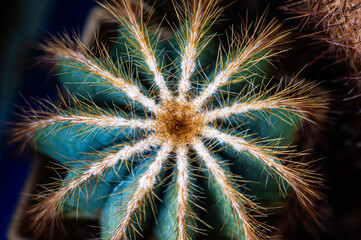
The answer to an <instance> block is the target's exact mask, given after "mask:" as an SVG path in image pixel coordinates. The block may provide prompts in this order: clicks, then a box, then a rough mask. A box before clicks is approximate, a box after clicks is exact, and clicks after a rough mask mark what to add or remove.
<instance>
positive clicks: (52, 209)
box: [14, 0, 324, 240]
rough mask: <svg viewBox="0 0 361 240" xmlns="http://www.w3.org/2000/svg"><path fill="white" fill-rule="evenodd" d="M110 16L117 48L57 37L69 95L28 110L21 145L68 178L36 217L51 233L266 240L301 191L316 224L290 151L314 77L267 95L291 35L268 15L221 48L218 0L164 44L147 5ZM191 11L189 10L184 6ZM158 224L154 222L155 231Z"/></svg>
mask: <svg viewBox="0 0 361 240" xmlns="http://www.w3.org/2000/svg"><path fill="white" fill-rule="evenodd" d="M103 6H104V7H105V8H106V9H107V10H108V11H109V12H110V13H111V14H112V15H113V16H114V18H115V19H116V20H117V21H118V22H119V24H120V27H119V39H118V41H117V44H116V45H115V46H114V48H113V49H112V50H111V51H108V50H107V49H106V47H104V46H103V45H101V44H97V49H96V50H95V51H96V53H95V52H94V51H91V50H90V49H89V48H87V47H86V46H84V44H82V43H81V41H80V40H79V39H78V38H76V37H73V38H72V37H69V36H65V37H62V38H58V39H56V38H54V39H53V40H51V41H49V42H48V43H47V44H46V45H45V46H44V49H45V50H46V51H47V52H48V53H49V54H50V55H51V59H56V64H57V71H58V77H59V80H60V82H61V83H62V84H63V85H64V89H65V93H64V95H65V96H63V97H61V98H60V102H61V103H60V105H55V104H52V103H50V102H47V103H44V102H41V104H42V106H43V107H42V109H40V110H34V109H30V110H27V111H25V112H24V121H23V122H22V123H20V124H19V127H18V128H17V130H16V135H15V136H14V139H16V140H19V139H22V140H24V139H25V140H26V141H32V142H33V143H34V145H35V146H36V147H37V149H38V150H39V151H41V152H43V153H45V154H47V155H48V156H50V157H52V158H53V159H54V160H56V161H57V162H58V163H59V164H61V165H62V166H63V168H64V169H66V170H67V174H66V176H65V177H64V179H62V180H60V181H57V182H54V183H52V187H51V188H49V190H47V191H46V192H43V193H42V194H40V195H39V196H38V198H39V201H38V203H37V204H36V205H35V206H34V207H33V208H32V210H31V212H32V213H33V214H34V215H35V221H34V223H35V224H34V226H35V227H36V228H37V229H36V231H38V232H41V231H42V230H44V228H46V227H48V224H51V223H55V222H56V218H57V216H59V215H61V214H62V215H63V216H74V215H76V216H89V217H95V218H99V219H100V224H101V237H102V238H103V239H112V240H115V239H131V238H133V237H134V238H137V236H138V235H141V234H142V232H145V231H147V230H149V229H150V231H152V232H153V234H154V235H155V236H156V238H157V239H182V240H186V239H196V238H197V237H198V236H199V235H200V234H206V233H207V229H210V228H212V237H213V236H214V237H216V238H217V237H218V238H219V239H232V238H233V239H264V238H267V231H268V230H269V229H270V226H267V225H266V224H265V223H264V222H262V221H260V220H259V219H257V216H265V215H267V214H268V213H269V212H271V210H268V207H275V206H277V207H278V206H282V202H283V201H284V199H285V197H286V196H287V195H288V193H289V192H290V191H293V192H295V194H296V195H297V197H298V199H299V201H300V202H301V203H302V205H303V206H304V207H305V209H306V210H307V211H308V213H309V214H314V211H315V210H314V208H313V203H314V200H315V199H317V198H318V197H319V193H318V191H317V185H318V184H319V182H320V181H321V179H320V177H319V175H318V174H317V173H316V172H315V171H313V170H312V169H311V168H310V166H309V165H308V164H306V163H301V162H297V161H293V160H292V158H293V157H297V156H302V155H303V154H304V153H299V152H297V151H296V150H295V148H294V147H291V144H292V141H293V136H294V134H295V133H296V131H297V130H298V129H299V128H300V126H301V124H302V121H305V120H308V119H310V118H309V116H312V115H316V114H317V111H316V110H317V109H319V108H323V107H324V105H323V101H322V100H321V99H319V98H318V97H317V95H316V94H313V93H310V91H309V89H311V88H313V86H314V85H312V84H309V83H306V82H304V81H299V82H291V83H289V84H287V85H286V86H284V87H281V84H278V85H277V86H276V87H268V88H266V87H265V85H267V82H266V80H267V78H266V73H267V71H268V68H269V62H268V61H269V59H270V58H271V57H273V56H275V55H276V54H278V53H279V51H282V50H278V51H277V50H276V47H278V46H279V45H281V44H282V43H284V41H285V39H286V37H287V36H288V35H289V32H288V31H281V30H280V25H278V24H277V23H276V21H275V20H272V21H270V22H269V23H267V24H266V20H265V19H264V18H262V19H261V20H260V21H259V22H257V23H256V24H254V33H251V32H250V28H248V27H246V28H245V29H246V31H245V32H244V34H243V35H242V36H240V37H236V36H232V39H231V40H232V42H231V46H230V47H229V49H228V50H224V49H223V48H221V47H220V48H219V50H218V51H216V50H215V49H217V48H215V44H216V40H215V38H214V36H215V35H214V34H212V30H211V27H212V24H213V23H214V21H215V20H216V19H217V17H218V16H219V14H220V12H221V9H220V8H219V7H218V1H217V0H193V1H192V2H191V3H186V2H184V3H183V6H181V7H179V6H176V11H177V14H178V15H179V19H180V20H181V21H180V27H179V28H178V29H176V30H175V31H174V37H173V38H171V39H169V40H162V41H160V39H159V37H158V34H157V32H155V31H151V30H150V29H149V28H147V26H146V24H145V23H144V21H143V19H144V18H143V3H142V2H139V4H136V5H134V4H131V3H130V1H128V0H120V1H111V2H108V3H104V4H103ZM182 9H183V10H182ZM155 219H156V221H155Z"/></svg>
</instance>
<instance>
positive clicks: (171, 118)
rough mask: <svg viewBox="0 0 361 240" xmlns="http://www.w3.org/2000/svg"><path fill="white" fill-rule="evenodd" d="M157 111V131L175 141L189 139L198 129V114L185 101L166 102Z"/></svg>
mask: <svg viewBox="0 0 361 240" xmlns="http://www.w3.org/2000/svg"><path fill="white" fill-rule="evenodd" d="M161 109H162V110H161V111H160V112H159V113H158V123H159V124H158V129H157V130H158V133H160V134H161V135H162V136H163V138H164V139H167V140H171V141H173V142H175V143H177V142H184V141H189V140H190V139H191V138H193V137H194V136H195V135H197V133H198V132H199V130H200V127H201V126H202V124H201V123H202V121H201V117H200V115H199V114H198V113H197V112H196V111H195V110H194V108H193V107H192V106H190V104H189V103H187V102H181V103H180V102H176V101H171V102H166V103H165V104H163V106H162V108H161Z"/></svg>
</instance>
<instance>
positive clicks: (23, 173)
mask: <svg viewBox="0 0 361 240" xmlns="http://www.w3.org/2000/svg"><path fill="white" fill-rule="evenodd" d="M158 2H159V3H161V4H160V5H159V12H160V14H162V12H167V11H168V10H169V9H171V8H172V4H171V1H169V3H168V2H165V1H160V0H158ZM225 2H226V1H224V3H223V5H227V4H228V2H227V3H225ZM283 2H284V1H280V0H272V1H265V0H239V1H234V3H233V4H232V5H231V7H229V8H227V9H226V10H225V12H224V14H223V16H222V19H223V21H222V22H221V23H220V24H219V25H217V26H216V28H217V31H218V30H220V31H221V32H222V31H224V30H225V29H229V28H228V26H229V25H231V24H235V25H239V19H240V18H241V17H244V16H245V15H246V9H248V13H247V14H248V16H249V18H250V19H252V18H254V17H255V16H256V15H257V14H261V13H263V11H264V10H265V9H266V8H267V7H268V9H269V13H268V17H269V18H272V17H277V18H279V19H281V20H285V19H286V18H288V17H289V16H290V15H287V14H285V13H284V12H283V9H280V8H279V6H281V5H282V3H283ZM95 5H96V3H95V0H13V1H9V2H7V6H6V7H5V6H4V3H3V6H2V10H1V11H2V14H1V17H2V21H1V24H2V26H1V29H2V36H1V39H0V49H1V52H0V68H1V70H0V74H1V77H0V191H1V193H0V240H2V239H7V238H6V231H7V228H8V225H9V222H10V220H11V217H12V214H13V213H14V210H15V207H16V204H17V202H18V199H19V197H20V196H21V191H22V189H23V187H24V184H25V182H26V179H27V177H28V175H29V172H30V170H31V154H30V153H29V152H27V151H25V152H24V153H22V154H19V146H12V145H9V144H8V141H9V140H8V131H9V128H10V127H9V126H10V125H9V124H6V122H16V121H17V120H18V117H17V116H16V114H15V113H16V112H19V108H18V107H17V106H26V105H27V101H31V98H50V99H54V98H55V95H56V91H57V90H56V87H55V82H56V81H55V78H54V77H53V76H52V73H51V72H50V71H49V69H48V68H46V67H44V66H43V65H41V64H38V62H39V58H41V56H42V54H43V53H42V52H41V50H39V48H38V44H39V43H41V42H43V41H44V39H46V38H47V37H48V36H49V35H54V34H55V35H56V34H58V33H59V34H61V33H62V32H68V33H71V32H72V31H74V32H76V33H79V32H81V29H82V27H83V26H84V22H85V20H86V18H87V15H88V13H89V11H90V9H91V8H92V7H93V6H95ZM157 8H158V5H157ZM167 17H168V18H170V19H172V18H173V19H174V16H172V15H167ZM299 23H300V21H299V20H297V19H296V20H292V21H287V22H286V23H285V24H284V25H285V26H286V27H289V28H293V27H297V26H298V25H299ZM225 26H227V27H225ZM313 30H314V28H313V27H309V28H307V27H305V28H304V32H303V34H306V33H307V31H310V32H311V31H313ZM300 35H302V34H300V33H299V31H298V30H295V33H294V35H293V36H292V38H293V39H292V40H294V41H293V43H291V44H290V46H291V47H292V50H290V51H288V52H287V53H285V54H284V55H283V57H282V58H281V59H280V63H279V64H277V66H278V68H277V71H278V73H277V71H276V73H277V74H279V73H284V74H291V73H296V72H299V71H300V70H301V69H302V68H303V67H304V66H305V65H306V64H308V67H307V68H306V69H305V70H303V71H302V73H301V74H300V76H301V77H302V78H307V79H312V80H314V81H317V82H319V83H320V88H321V89H323V90H325V91H328V92H329V96H330V99H332V101H331V103H330V111H329V114H328V116H329V120H328V122H327V123H325V126H323V127H324V128H325V131H324V132H322V136H312V138H313V140H312V143H310V144H308V143H303V144H305V145H310V146H311V147H312V154H313V157H314V158H315V159H322V160H321V161H320V162H322V164H321V166H320V172H321V173H322V174H323V175H324V179H325V185H326V188H325V189H324V193H325V196H326V197H325V200H323V201H322V202H321V203H320V207H319V210H320V212H321V213H322V214H324V215H325V218H324V220H323V221H324V225H325V228H324V229H317V233H311V234H310V233H307V231H306V230H305V228H303V227H298V228H292V227H291V228H289V229H292V231H293V232H292V233H290V232H288V233H287V232H286V235H285V238H286V239H300V240H303V239H305V240H307V239H340V240H343V239H345V240H358V239H361V203H360V202H361V201H360V196H361V161H360V159H361V151H360V147H361V118H360V116H359V115H360V109H361V107H360V106H361V101H360V91H359V89H358V88H357V84H356V83H355V81H354V80H353V79H351V78H350V77H349V71H348V67H347V66H346V65H345V64H343V63H339V64H334V62H335V59H332V57H329V56H327V55H325V56H322V57H320V58H319V59H318V60H317V61H314V60H315V59H316V58H318V57H319V56H321V55H322V53H323V52H324V51H326V49H327V46H326V45H325V44H315V43H316V42H317V38H315V37H310V38H300V39H299V38H298V37H299V36H300ZM221 38H222V36H221ZM301 134H302V133H301ZM310 138H311V137H308V139H310ZM301 139H303V140H304V139H307V136H306V137H305V138H301ZM308 141H309V140H308ZM291 212H292V211H291ZM296 218H299V219H298V220H299V222H302V218H303V217H302V213H301V214H298V215H296ZM280 219H283V221H285V222H283V223H282V222H281V223H280V224H281V225H282V224H286V225H287V224H289V219H290V218H289V217H288V216H286V217H283V218H282V217H281V218H280ZM299 222H297V221H296V222H295V224H296V225H297V224H298V223H299ZM290 231H291V230H290Z"/></svg>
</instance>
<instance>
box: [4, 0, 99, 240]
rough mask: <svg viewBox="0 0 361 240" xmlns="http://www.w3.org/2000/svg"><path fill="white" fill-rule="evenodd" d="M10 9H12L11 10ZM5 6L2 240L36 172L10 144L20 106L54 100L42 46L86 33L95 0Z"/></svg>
mask: <svg viewBox="0 0 361 240" xmlns="http://www.w3.org/2000/svg"><path fill="white" fill-rule="evenodd" d="M8 4H10V5H8ZM7 5H8V6H7V7H6V8H5V6H3V7H2V10H3V11H5V13H2V14H1V15H2V17H3V19H2V21H1V25H2V27H1V29H2V33H3V34H2V36H1V42H0V43H1V44H0V47H1V49H0V50H1V51H0V57H1V59H0V68H1V70H0V74H1V75H0V76H1V77H0V191H1V193H0V240H3V239H7V237H6V232H7V228H8V226H9V223H10V220H11V217H12V214H13V212H14V210H15V207H16V204H17V201H18V199H19V197H20V195H21V191H22V189H23V187H24V184H25V181H26V179H27V176H28V174H29V171H30V168H31V155H30V153H29V152H24V153H23V154H19V146H11V145H9V144H8V141H9V140H8V131H9V128H10V127H9V124H6V123H5V122H15V121H17V120H18V119H17V116H16V114H14V113H15V112H19V109H18V108H17V107H16V106H15V105H18V106H24V105H25V104H26V102H25V100H30V99H31V97H34V98H51V99H52V98H54V95H56V88H55V81H54V78H53V77H52V76H51V73H50V71H49V69H47V68H46V67H45V66H43V65H39V64H36V63H37V62H38V58H39V57H41V55H42V54H43V53H42V52H41V51H40V50H39V49H38V48H37V46H38V44H39V43H41V42H42V41H44V39H46V38H47V37H48V36H49V35H54V34H55V35H56V34H58V33H59V34H61V33H62V32H64V31H65V32H72V31H75V32H80V30H81V29H82V26H83V24H84V21H85V19H86V17H87V14H88V12H89V10H90V9H91V8H92V7H93V6H94V5H95V1H94V0H14V1H9V2H8V3H7Z"/></svg>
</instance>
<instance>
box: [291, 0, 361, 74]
mask: <svg viewBox="0 0 361 240" xmlns="http://www.w3.org/2000/svg"><path fill="white" fill-rule="evenodd" d="M284 9H287V10H288V11H291V12H293V13H295V14H297V15H298V16H299V17H302V18H304V21H305V22H306V23H313V26H314V28H315V32H314V33H313V34H312V35H313V36H314V37H315V39H317V40H321V41H325V42H327V43H328V44H329V50H328V52H329V53H331V55H332V56H333V57H334V58H335V59H336V60H337V62H340V61H344V62H346V63H347V64H348V65H349V66H350V68H351V70H352V71H353V74H354V75H358V74H359V73H360V70H361V69H360V57H361V43H360V39H361V30H360V27H359V26H360V24H361V18H360V16H361V6H360V2H359V1H356V0H351V1H341V0H332V1H325V0H321V1H315V0H313V1H309V0H299V1H293V2H291V3H288V4H286V5H285V6H284ZM308 35H309V34H308Z"/></svg>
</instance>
